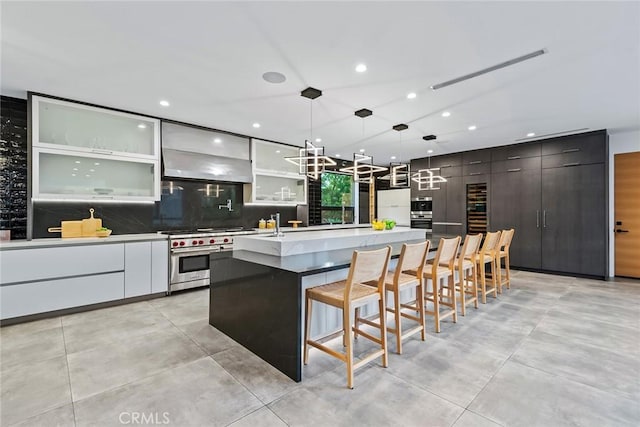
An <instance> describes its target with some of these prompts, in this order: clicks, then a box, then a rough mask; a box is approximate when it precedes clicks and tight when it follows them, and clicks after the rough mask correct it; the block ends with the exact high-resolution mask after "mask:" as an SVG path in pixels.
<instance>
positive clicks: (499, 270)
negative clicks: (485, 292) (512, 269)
mask: <svg viewBox="0 0 640 427" xmlns="http://www.w3.org/2000/svg"><path fill="white" fill-rule="evenodd" d="M496 275H497V276H498V279H497V282H496V283H497V285H498V286H497V287H496V289H497V292H498V293H499V294H501V293H502V258H501V257H500V255H498V256H497V258H496Z"/></svg>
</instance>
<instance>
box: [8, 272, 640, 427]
mask: <svg viewBox="0 0 640 427" xmlns="http://www.w3.org/2000/svg"><path fill="white" fill-rule="evenodd" d="M207 318H208V291H207V290H198V291H193V292H185V293H182V294H175V295H173V296H171V297H169V298H161V299H156V300H151V301H146V302H141V303H135V304H129V305H125V306H119V307H113V308H107V309H103V310H96V311H91V312H86V313H80V314H74V315H69V316H63V317H58V318H54V319H47V320H42V321H37V322H32V323H26V324H22V325H16V326H9V327H5V328H2V329H1V330H0V334H1V335H0V345H1V356H2V358H1V376H0V381H1V384H0V388H1V391H2V397H1V406H0V409H1V414H0V425H2V426H13V425H20V426H56V425H59V426H73V425H76V426H120V425H134V424H138V425H139V424H164V425H174V426H228V425H230V426H236V427H237V426H251V427H255V426H284V425H292V426H307V425H314V426H324V425H326V426H341V425H344V426H355V425H358V426H360V425H362V426H456V427H459V426H497V425H503V426H519V425H522V426H564V425H571V426H575V425H581V426H618V425H619V426H627V425H628V426H637V425H639V424H640V282H638V281H633V280H619V281H616V282H603V281H595V280H586V279H575V278H569V277H560V276H553V275H544V274H538V273H528V272H514V275H513V285H512V289H511V290H510V291H506V292H505V294H503V295H501V296H500V297H499V298H498V299H493V298H491V297H490V298H489V301H488V303H487V304H486V305H482V304H481V306H480V309H479V310H473V309H471V310H469V312H468V314H467V316H466V317H464V318H463V317H460V320H459V321H458V323H457V324H453V323H451V320H450V319H448V320H447V321H445V322H444V323H443V327H442V332H441V333H440V334H435V333H433V323H432V322H431V321H430V322H429V334H428V336H427V341H426V342H422V341H420V340H419V339H418V338H417V336H414V337H412V338H410V339H409V340H408V341H407V342H406V344H405V346H404V353H405V354H403V355H402V356H398V355H396V354H395V353H391V354H390V361H389V367H388V368H387V369H384V368H382V367H381V365H380V363H379V360H378V361H375V362H373V363H370V364H369V365H367V366H366V367H364V368H362V369H361V370H359V371H357V372H356V378H355V385H356V387H355V389H354V390H348V389H347V388H346V387H345V374H344V366H343V365H342V364H340V363H339V362H338V361H336V360H335V359H333V358H330V357H329V356H326V355H324V354H321V353H319V352H317V351H316V350H311V352H312V353H311V355H312V357H311V361H310V364H309V365H308V366H307V367H306V368H305V380H304V381H303V382H302V383H298V384H297V383H295V382H293V381H291V380H289V379H288V378H287V377H285V376H284V375H283V374H281V373H280V372H279V371H277V370H275V369H274V368H272V367H271V366H270V365H268V364H266V363H265V362H263V361H262V360H261V359H259V358H258V357H256V356H255V355H253V354H252V353H251V352H249V351H247V350H246V349H244V348H243V347H241V346H240V345H238V344H237V343H235V342H234V341H233V340H231V339H230V338H228V337H227V336H225V335H224V334H222V333H221V332H219V331H217V330H215V329H214V328H212V327H211V326H209V325H208V322H207ZM365 341H366V340H359V342H358V344H357V345H356V351H359V352H365V351H366V350H367V344H366V343H365ZM336 345H339V344H336ZM390 345H391V346H392V347H391V350H393V349H394V347H393V344H392V343H391V344H390Z"/></svg>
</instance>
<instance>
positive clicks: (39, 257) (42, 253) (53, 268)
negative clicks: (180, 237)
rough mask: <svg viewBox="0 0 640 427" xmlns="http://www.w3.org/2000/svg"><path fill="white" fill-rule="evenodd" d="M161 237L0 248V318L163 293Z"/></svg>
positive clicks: (165, 260) (165, 261)
mask: <svg viewBox="0 0 640 427" xmlns="http://www.w3.org/2000/svg"><path fill="white" fill-rule="evenodd" d="M168 270H169V248H168V245H167V241H166V240H160V241H134V242H126V243H107V244H86V245H75V246H60V247H47V248H24V249H19V250H3V251H1V252H0V319H11V318H14V317H20V316H27V315H31V314H38V313H45V312H48V311H54V310H62V309H67V308H73V307H80V306H84V305H90V304H96V303H101V302H107V301H116V300H121V299H124V298H130V297H136V296H141V295H149V294H152V293H161V292H167V290H168V287H169V272H168Z"/></svg>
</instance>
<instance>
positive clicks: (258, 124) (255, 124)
mask: <svg viewBox="0 0 640 427" xmlns="http://www.w3.org/2000/svg"><path fill="white" fill-rule="evenodd" d="M252 126H253V127H254V128H256V129H257V128H259V127H260V123H254V124H253V125H252Z"/></svg>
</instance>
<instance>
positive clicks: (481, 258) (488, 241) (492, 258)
mask: <svg viewBox="0 0 640 427" xmlns="http://www.w3.org/2000/svg"><path fill="white" fill-rule="evenodd" d="M499 242H500V232H499V231H496V232H494V233H491V232H487V235H486V236H485V239H484V244H483V245H482V249H480V253H479V254H478V256H477V257H476V263H477V264H478V266H477V269H478V274H479V275H480V291H481V292H482V303H483V304H486V303H487V293H493V296H494V298H498V285H497V282H496V279H497V278H498V277H497V274H496V258H497V254H496V253H497V250H498V243H499ZM486 264H490V269H491V285H492V286H491V287H490V288H487V275H486V272H485V265H486Z"/></svg>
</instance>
